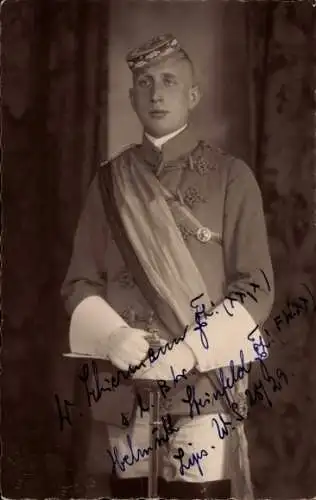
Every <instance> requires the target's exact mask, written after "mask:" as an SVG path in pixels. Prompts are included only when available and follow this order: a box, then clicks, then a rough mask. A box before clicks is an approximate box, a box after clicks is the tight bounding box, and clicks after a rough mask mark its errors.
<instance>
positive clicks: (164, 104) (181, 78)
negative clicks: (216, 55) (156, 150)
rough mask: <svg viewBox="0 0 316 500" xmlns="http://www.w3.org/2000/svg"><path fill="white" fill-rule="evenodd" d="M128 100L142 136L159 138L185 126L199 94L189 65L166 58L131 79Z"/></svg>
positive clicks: (180, 60) (179, 60) (181, 60)
mask: <svg viewBox="0 0 316 500" xmlns="http://www.w3.org/2000/svg"><path fill="white" fill-rule="evenodd" d="M130 98H131V103H132V106H133V109H134V111H135V112H136V114H137V116H138V118H139V120H140V121H141V123H142V125H143V127H144V130H145V132H148V133H149V134H150V135H152V136H153V137H162V136H164V135H167V134H170V133H172V132H175V131H176V130H178V129H179V128H181V127H183V126H184V125H185V124H186V123H187V121H188V116H189V113H190V110H192V109H193V108H194V107H195V106H196V104H197V103H198V101H199V99H200V94H199V89H198V87H197V86H196V85H193V74H192V68H191V65H190V63H189V62H188V61H187V60H185V59H179V58H174V57H173V58H172V57H170V58H168V59H166V60H165V61H162V62H160V63H157V64H155V65H152V66H150V67H147V68H144V69H143V70H140V71H138V72H137V73H136V74H135V75H134V84H133V88H132V89H131V90H130Z"/></svg>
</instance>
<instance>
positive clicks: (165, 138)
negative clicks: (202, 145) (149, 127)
mask: <svg viewBox="0 0 316 500" xmlns="http://www.w3.org/2000/svg"><path fill="white" fill-rule="evenodd" d="M187 126H188V124H187V123H186V124H185V125H184V126H183V127H181V128H179V129H178V130H176V131H175V132H172V133H171V134H167V135H164V136H163V137H158V138H157V137H152V136H151V135H149V134H147V132H145V134H144V135H145V137H146V138H147V139H149V140H150V142H152V144H153V145H154V146H155V147H156V148H158V149H161V148H162V146H163V145H164V144H166V143H167V142H168V141H170V140H171V139H173V138H174V137H175V136H176V135H179V134H181V132H183V130H184V129H185V128H187Z"/></svg>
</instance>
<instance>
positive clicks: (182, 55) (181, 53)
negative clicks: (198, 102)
mask: <svg viewBox="0 0 316 500" xmlns="http://www.w3.org/2000/svg"><path fill="white" fill-rule="evenodd" d="M178 54H179V56H180V59H182V60H183V61H187V63H188V64H189V66H190V69H191V73H192V79H193V81H194V80H195V69H194V64H193V61H192V59H191V57H190V56H189V54H188V53H187V52H186V51H185V50H184V49H182V48H181V49H180V50H179V52H178Z"/></svg>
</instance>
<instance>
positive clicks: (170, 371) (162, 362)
mask: <svg viewBox="0 0 316 500" xmlns="http://www.w3.org/2000/svg"><path fill="white" fill-rule="evenodd" d="M165 343H167V342H166V341H162V345H163V344H165ZM196 363H197V360H196V357H195V355H194V353H193V351H192V349H191V348H190V347H189V346H188V345H186V344H185V343H184V342H180V343H179V344H174V346H173V348H172V349H171V351H169V349H167V351H166V354H163V353H162V352H160V355H159V357H158V359H157V360H156V361H153V362H150V361H149V360H146V362H145V364H146V368H140V369H139V370H137V372H136V373H135V374H134V375H133V378H134V379H141V380H144V379H147V380H148V379H151V380H172V379H173V376H175V377H176V376H177V375H180V374H183V372H184V374H186V373H188V372H189V371H190V370H192V368H193V367H194V366H195V365H196ZM184 370H185V371H184Z"/></svg>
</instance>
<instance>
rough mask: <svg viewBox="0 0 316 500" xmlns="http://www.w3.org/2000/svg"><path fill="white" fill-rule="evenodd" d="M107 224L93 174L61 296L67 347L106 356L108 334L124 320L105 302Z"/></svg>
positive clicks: (80, 352)
mask: <svg viewBox="0 0 316 500" xmlns="http://www.w3.org/2000/svg"><path fill="white" fill-rule="evenodd" d="M108 238H109V227H108V225H107V221H106V215H105V213H104V208H103V204H102V199H101V193H100V189H99V184H98V177H96V178H95V179H94V180H93V182H92V184H91V186H90V189H89V192H88V196H87V199H86V203H85V206H84V209H83V211H82V213H81V216H80V219H79V222H78V226H77V230H76V233H75V238H74V244H73V251H72V256H71V261H70V265H69V268H68V271H67V275H66V278H65V280H64V282H63V285H62V289H61V295H62V298H63V300H64V303H65V307H66V309H67V312H68V314H69V316H70V318H71V320H70V329H69V340H70V349H71V351H72V352H74V353H79V354H89V355H98V356H99V355H100V353H102V357H103V356H104V357H106V345H107V339H108V336H109V335H110V334H111V333H112V332H113V331H114V330H116V329H117V328H119V327H121V326H127V324H126V323H125V321H124V320H123V319H122V318H121V317H120V316H119V315H118V314H117V313H116V311H114V309H112V307H110V305H109V304H108V303H107V302H106V285H107V263H106V249H107V241H108Z"/></svg>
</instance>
